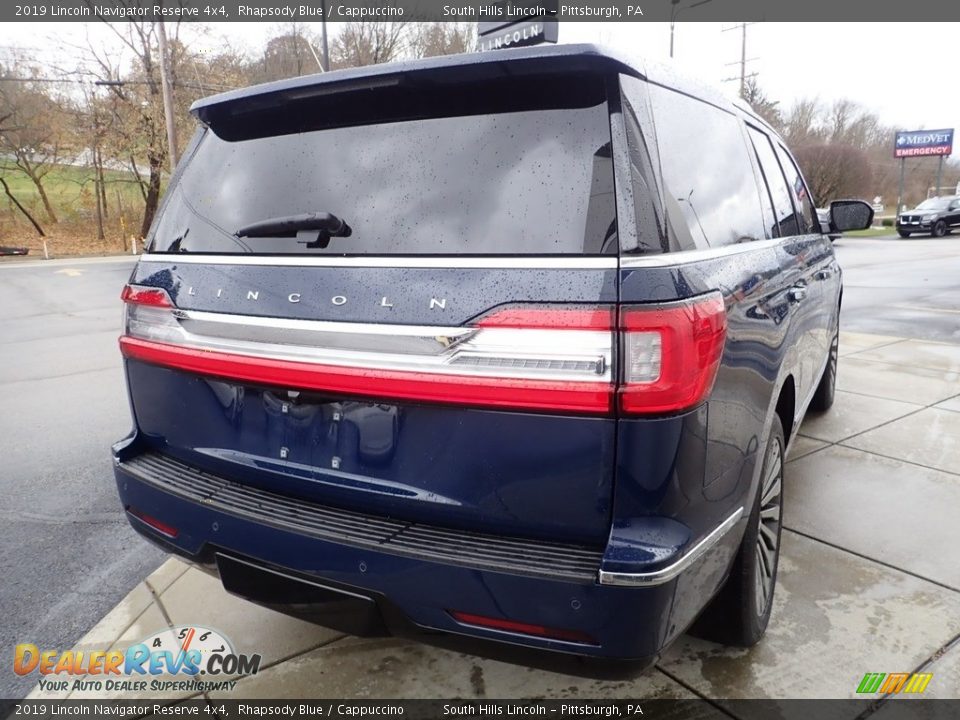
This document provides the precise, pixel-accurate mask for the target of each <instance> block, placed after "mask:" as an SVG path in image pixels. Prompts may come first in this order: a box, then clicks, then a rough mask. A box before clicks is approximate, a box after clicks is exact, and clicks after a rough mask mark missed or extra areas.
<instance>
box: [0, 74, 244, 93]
mask: <svg viewBox="0 0 960 720" xmlns="http://www.w3.org/2000/svg"><path fill="white" fill-rule="evenodd" d="M0 82H20V83H34V82H35V83H74V84H77V85H98V86H106V85H116V86H121V87H122V86H123V85H150V84H151V82H150V81H149V80H81V79H78V78H45V77H35V78H34V77H26V78H25V77H9V76H0ZM172 85H173V87H174V88H178V87H180V88H186V89H188V90H199V91H200V92H206V88H213V89H216V90H236V89H237V88H236V86H235V85H219V84H217V83H209V82H208V83H205V84H204V85H196V84H194V83H189V82H173V83H172Z"/></svg>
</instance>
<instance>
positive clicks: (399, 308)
mask: <svg viewBox="0 0 960 720" xmlns="http://www.w3.org/2000/svg"><path fill="white" fill-rule="evenodd" d="M578 63H579V64H578V65H577V66H576V67H571V68H568V69H566V71H565V72H563V74H562V75H558V74H551V72H550V71H547V70H546V69H545V68H546V66H545V65H544V64H543V63H528V64H526V65H524V64H523V63H518V62H514V63H512V64H510V63H491V62H489V61H487V62H486V65H485V66H484V68H485V69H484V68H482V69H481V70H482V71H481V70H477V69H476V68H474V69H473V70H471V71H469V72H466V71H464V70H463V68H462V67H461V68H460V70H459V71H458V72H457V73H453V72H452V71H446V70H443V68H442V67H439V66H434V65H429V64H428V65H426V66H425V67H426V68H427V69H426V70H421V71H407V72H404V73H402V74H399V73H398V74H389V73H385V72H383V71H379V72H378V74H373V75H371V76H370V77H369V78H366V79H364V78H363V77H362V76H360V77H358V76H357V75H356V73H354V74H352V75H348V76H344V77H347V80H344V81H342V82H333V81H332V80H326V81H319V80H318V81H317V83H315V84H306V83H303V82H302V81H301V82H300V83H299V84H295V85H294V86H292V87H287V88H286V89H284V88H280V89H275V90H270V89H269V88H267V89H266V90H264V91H263V92H248V93H241V94H238V95H235V96H228V97H225V98H224V99H222V100H220V101H212V102H204V103H203V105H202V107H200V108H199V109H198V114H199V116H200V118H201V120H202V121H203V122H204V123H205V126H204V127H203V128H201V130H199V131H198V133H197V135H196V137H195V138H194V142H193V143H192V145H191V148H190V149H189V151H188V153H187V155H186V157H185V159H184V160H183V161H182V163H181V167H180V168H179V170H178V173H177V175H176V176H175V177H174V179H173V181H172V183H171V187H170V189H169V192H168V195H167V197H166V200H165V202H164V205H163V207H162V209H161V212H160V214H159V216H158V218H157V220H156V222H155V223H154V227H153V229H152V231H151V236H150V238H149V239H148V242H149V245H148V247H149V250H148V253H147V254H146V255H145V256H144V258H143V261H142V262H141V263H140V264H139V265H138V267H137V269H136V271H135V273H134V275H133V277H132V278H131V281H130V286H129V288H128V289H127V290H126V291H125V299H126V301H127V302H126V307H127V327H126V333H125V335H124V337H123V338H122V339H121V347H122V350H123V353H124V355H125V357H126V366H127V373H128V378H129V387H130V394H131V398H132V406H133V411H134V415H135V419H136V424H137V427H138V430H139V437H140V440H141V442H143V443H144V444H145V446H146V447H148V448H150V449H152V450H154V451H158V452H163V453H166V454H168V455H171V456H174V457H176V458H178V459H180V460H182V461H185V462H188V463H190V464H192V465H195V466H197V467H200V468H201V469H206V470H209V471H211V472H215V473H218V474H221V475H225V476H227V477H230V478H232V479H235V480H239V481H241V482H245V483H249V484H251V485H255V486H259V487H262V488H266V489H269V490H273V491H275V492H280V493H284V494H287V495H290V496H293V497H299V498H305V499H310V500H314V501H317V502H322V503H326V504H331V505H337V506H341V507H345V508H350V509H360V510H363V511H365V512H368V513H369V512H372V513H380V514H383V515H384V516H389V517H394V518H403V519H410V520H417V521H423V522H429V523H433V524H436V525H447V526H454V527H464V528H469V529H474V530H479V531H485V532H494V533H501V534H508V535H518V536H525V537H542V538H549V539H553V540H566V541H577V542H586V543H592V544H598V545H600V544H602V543H603V542H604V541H605V539H606V537H607V534H608V531H609V523H610V513H611V508H610V506H611V502H612V495H613V473H614V464H615V447H614V439H615V425H616V420H615V417H614V411H613V399H614V390H613V383H614V378H615V375H614V364H615V356H616V348H615V334H614V331H613V328H614V326H615V322H616V321H615V312H614V309H615V305H616V301H617V292H618V290H617V282H618V280H617V252H618V250H617V224H616V212H615V200H614V187H613V168H612V159H611V151H610V124H609V116H608V106H607V90H606V88H607V85H608V83H609V79H608V77H607V76H606V75H605V74H604V73H606V72H608V70H606V69H604V70H603V72H601V71H600V69H599V66H598V68H591V67H589V63H583V62H581V61H578ZM466 67H467V68H469V67H470V66H466ZM553 72H555V70H554V71H553ZM331 77H333V76H331Z"/></svg>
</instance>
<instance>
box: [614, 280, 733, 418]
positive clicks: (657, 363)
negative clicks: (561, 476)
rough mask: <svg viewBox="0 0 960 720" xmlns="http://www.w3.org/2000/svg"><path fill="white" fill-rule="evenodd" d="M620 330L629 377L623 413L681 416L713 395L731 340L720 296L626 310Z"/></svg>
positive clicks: (625, 380) (625, 382) (621, 392)
mask: <svg viewBox="0 0 960 720" xmlns="http://www.w3.org/2000/svg"><path fill="white" fill-rule="evenodd" d="M620 328H621V331H622V334H623V335H622V337H623V374H622V383H621V385H620V387H619V388H618V395H619V399H620V400H619V404H620V410H621V411H622V412H623V413H625V414H630V415H652V414H662V413H674V412H680V411H683V410H686V409H689V408H692V407H694V406H695V405H698V404H699V403H700V402H702V401H703V400H705V399H706V397H707V396H708V395H709V394H710V391H711V390H712V389H713V383H714V381H715V380H716V377H717V369H718V368H719V366H720V359H721V356H722V355H723V346H724V342H725V340H726V335H727V313H726V308H725V306H724V303H723V296H722V295H721V294H720V293H719V292H712V293H708V294H707V295H701V296H699V297H695V298H692V299H689V300H684V301H682V302H678V303H670V304H666V305H635V306H628V307H624V308H622V309H621V310H620Z"/></svg>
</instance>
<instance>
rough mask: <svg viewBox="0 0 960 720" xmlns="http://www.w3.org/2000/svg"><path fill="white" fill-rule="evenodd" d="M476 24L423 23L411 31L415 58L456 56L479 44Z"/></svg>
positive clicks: (411, 46)
mask: <svg viewBox="0 0 960 720" xmlns="http://www.w3.org/2000/svg"><path fill="white" fill-rule="evenodd" d="M475 27H476V26H475V24H474V23H452V22H430V23H426V22H422V23H415V25H414V27H413V29H412V31H411V39H410V49H411V51H412V54H413V55H414V56H415V57H435V56H437V55H455V54H457V53H464V52H468V51H470V50H472V49H473V48H474V46H475V45H476V44H477V36H476V32H475Z"/></svg>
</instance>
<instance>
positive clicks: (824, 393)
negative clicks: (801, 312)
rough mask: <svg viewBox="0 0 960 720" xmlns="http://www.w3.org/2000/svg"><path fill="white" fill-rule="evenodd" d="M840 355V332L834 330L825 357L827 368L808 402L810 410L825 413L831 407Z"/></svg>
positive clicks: (824, 369) (835, 388)
mask: <svg viewBox="0 0 960 720" xmlns="http://www.w3.org/2000/svg"><path fill="white" fill-rule="evenodd" d="M839 355H840V331H839V329H838V330H835V331H834V333H833V340H831V341H830V354H829V356H828V357H827V366H826V367H825V368H823V375H821V376H820V384H819V385H817V391H816V392H815V393H814V394H813V399H812V400H811V401H810V409H811V410H815V411H817V412H825V411H826V410H829V409H830V408H831V407H832V406H833V397H834V394H835V393H836V390H837V363H838V362H839Z"/></svg>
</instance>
